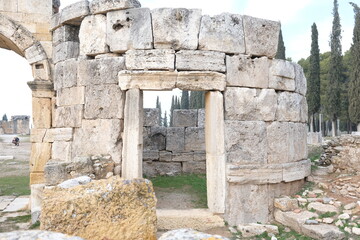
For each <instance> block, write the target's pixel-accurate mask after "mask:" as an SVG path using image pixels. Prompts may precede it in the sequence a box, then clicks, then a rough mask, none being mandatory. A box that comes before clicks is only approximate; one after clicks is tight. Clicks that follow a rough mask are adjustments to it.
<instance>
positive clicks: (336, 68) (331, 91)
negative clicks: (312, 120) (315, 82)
mask: <svg viewBox="0 0 360 240" xmlns="http://www.w3.org/2000/svg"><path fill="white" fill-rule="evenodd" d="M338 7H339V5H338V1H337V0H334V9H333V16H334V19H333V25H332V31H331V35H330V49H331V53H330V63H329V67H330V68H329V75H328V81H329V82H328V86H327V91H326V105H325V110H326V113H327V115H328V117H329V118H330V119H331V121H332V135H333V136H336V130H337V119H338V117H339V115H340V111H341V103H340V82H341V80H342V76H343V70H342V52H341V25H340V16H339V12H338Z"/></svg>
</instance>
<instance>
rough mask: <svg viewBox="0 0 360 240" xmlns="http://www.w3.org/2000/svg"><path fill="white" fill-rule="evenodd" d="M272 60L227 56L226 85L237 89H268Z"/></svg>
mask: <svg viewBox="0 0 360 240" xmlns="http://www.w3.org/2000/svg"><path fill="white" fill-rule="evenodd" d="M269 67H270V60H269V59H268V58H266V57H261V58H249V57H246V56H243V55H234V56H226V72H227V73H226V84H227V86H236V87H254V88H268V86H269Z"/></svg>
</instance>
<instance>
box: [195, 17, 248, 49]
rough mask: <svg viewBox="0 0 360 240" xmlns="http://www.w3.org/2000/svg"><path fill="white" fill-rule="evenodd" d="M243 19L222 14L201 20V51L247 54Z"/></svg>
mask: <svg viewBox="0 0 360 240" xmlns="http://www.w3.org/2000/svg"><path fill="white" fill-rule="evenodd" d="M242 18H243V17H242V16H241V15H238V14H229V13H222V14H220V15H216V16H213V17H210V16H208V15H205V16H203V17H202V18H201V27H200V35H199V49H202V50H212V51H219V52H225V53H241V54H242V53H245V38H244V28H243V19H242Z"/></svg>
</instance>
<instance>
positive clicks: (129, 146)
mask: <svg viewBox="0 0 360 240" xmlns="http://www.w3.org/2000/svg"><path fill="white" fill-rule="evenodd" d="M142 129H143V93H142V91H141V90H139V89H130V90H128V91H127V92H126V99H125V111H124V136H123V142H124V145H123V152H122V177H123V178H125V179H133V178H142V153H143V135H142Z"/></svg>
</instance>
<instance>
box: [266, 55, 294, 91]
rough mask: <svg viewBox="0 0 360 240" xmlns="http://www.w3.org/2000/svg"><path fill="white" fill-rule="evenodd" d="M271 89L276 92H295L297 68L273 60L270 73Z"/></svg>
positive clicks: (283, 61) (288, 63)
mask: <svg viewBox="0 0 360 240" xmlns="http://www.w3.org/2000/svg"><path fill="white" fill-rule="evenodd" d="M269 87H270V88H273V89H276V90H285V91H295V66H294V65H293V64H292V63H291V62H288V61H285V60H281V59H273V60H272V62H271V67H270V73H269Z"/></svg>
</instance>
